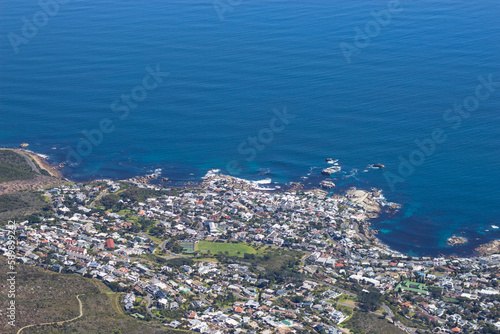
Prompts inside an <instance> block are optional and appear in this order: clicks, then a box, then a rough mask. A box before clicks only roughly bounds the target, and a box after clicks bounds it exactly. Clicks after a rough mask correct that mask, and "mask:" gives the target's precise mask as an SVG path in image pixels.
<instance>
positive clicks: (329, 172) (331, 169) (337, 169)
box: [321, 166, 342, 176]
mask: <svg viewBox="0 0 500 334" xmlns="http://www.w3.org/2000/svg"><path fill="white" fill-rule="evenodd" d="M341 170H342V168H340V167H339V166H333V167H328V168H325V169H323V170H322V171H321V174H323V175H328V176H330V175H332V174H333V173H336V172H340V171H341Z"/></svg>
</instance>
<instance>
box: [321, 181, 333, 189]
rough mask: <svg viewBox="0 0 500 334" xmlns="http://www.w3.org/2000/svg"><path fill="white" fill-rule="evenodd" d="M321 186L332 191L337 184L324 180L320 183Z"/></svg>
mask: <svg viewBox="0 0 500 334" xmlns="http://www.w3.org/2000/svg"><path fill="white" fill-rule="evenodd" d="M319 186H320V187H321V188H323V189H332V188H335V183H333V182H332V181H328V180H323V181H321V182H320V183H319Z"/></svg>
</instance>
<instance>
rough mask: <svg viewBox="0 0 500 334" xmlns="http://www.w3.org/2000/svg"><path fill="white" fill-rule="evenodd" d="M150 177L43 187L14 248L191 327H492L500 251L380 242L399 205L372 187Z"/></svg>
mask: <svg viewBox="0 0 500 334" xmlns="http://www.w3.org/2000/svg"><path fill="white" fill-rule="evenodd" d="M150 180H158V175H153V176H149V177H147V178H134V179H130V180H126V181H111V180H97V181H93V182H86V183H73V182H66V183H64V184H62V185H59V186H57V187H53V188H45V189H42V190H39V193H40V194H41V195H42V196H44V197H45V198H46V199H47V201H48V203H50V209H47V211H46V214H44V215H31V216H29V217H28V218H27V219H26V220H24V221H19V222H17V227H16V234H17V240H16V241H17V248H16V250H17V254H16V255H17V261H18V262H20V263H23V264H25V265H31V266H39V267H42V268H45V269H47V270H51V271H54V272H56V273H60V274H67V275H71V274H72V275H81V276H83V277H91V278H96V279H99V280H101V281H102V282H104V283H105V284H106V285H108V286H109V287H110V288H111V289H112V290H113V291H116V292H120V293H121V298H120V303H121V305H120V307H122V309H123V310H124V312H125V313H126V314H127V315H128V316H130V317H133V318H136V319H138V320H139V321H144V322H150V321H157V322H160V323H162V324H163V325H164V326H165V327H168V328H173V329H184V330H189V331H193V332H199V333H212V334H215V333H266V334H267V333H328V334H337V333H348V332H349V331H350V332H351V333H353V332H354V333H356V331H355V330H354V329H353V327H352V326H354V325H352V324H353V322H354V319H356V317H358V316H359V314H360V313H364V314H367V315H370V316H373V317H376V319H383V321H385V322H386V323H387V324H388V325H390V326H393V327H394V328H395V329H397V330H399V331H400V332H401V333H404V332H406V333H499V332H500V288H499V279H500V270H499V268H500V254H483V255H480V254H478V256H475V257H468V258H459V257H411V256H408V255H404V254H401V253H398V252H396V251H393V250H391V249H389V248H388V247H386V246H385V245H383V244H382V243H380V242H379V241H378V240H377V238H376V234H375V233H374V231H372V230H371V229H370V219H373V218H376V217H377V216H378V215H380V214H381V213H382V212H395V211H397V210H398V209H399V205H397V204H395V203H391V202H388V201H387V200H386V199H385V198H384V196H383V194H382V192H381V191H380V190H378V189H370V190H363V189H355V188H351V189H348V190H346V191H345V192H343V193H337V192H333V191H331V190H330V189H331V188H333V187H334V185H333V186H331V185H329V184H327V185H324V187H323V189H321V188H312V189H303V188H302V187H301V186H300V185H299V184H296V185H292V186H291V187H290V188H289V189H283V190H282V189H278V190H268V189H266V188H265V187H263V186H262V185H258V184H257V185H256V184H254V183H251V182H248V181H245V180H241V179H237V178H233V177H230V176H225V175H221V174H219V173H209V174H207V176H206V177H205V178H204V180H203V182H201V183H200V184H196V185H193V186H189V187H170V186H168V185H165V184H162V183H161V182H157V183H151V182H148V181H150ZM325 189H326V190H325ZM459 241H460V240H459ZM10 244H12V241H11V239H9V238H8V229H7V228H6V227H4V228H2V229H1V231H0V249H1V250H2V251H3V253H4V254H7V253H8V249H9V245H10ZM458 244H459V243H458ZM349 323H350V324H351V326H349V325H348V324H349Z"/></svg>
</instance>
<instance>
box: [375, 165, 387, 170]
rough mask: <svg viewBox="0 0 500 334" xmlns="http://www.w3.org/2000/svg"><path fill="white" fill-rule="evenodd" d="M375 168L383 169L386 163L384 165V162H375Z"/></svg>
mask: <svg viewBox="0 0 500 334" xmlns="http://www.w3.org/2000/svg"><path fill="white" fill-rule="evenodd" d="M373 168H378V169H382V168H385V165H382V164H373Z"/></svg>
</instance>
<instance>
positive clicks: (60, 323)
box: [17, 295, 83, 334]
mask: <svg viewBox="0 0 500 334" xmlns="http://www.w3.org/2000/svg"><path fill="white" fill-rule="evenodd" d="M76 299H78V304H80V315H79V316H77V317H75V318H73V319H69V320H64V321H55V322H44V323H41V324H33V325H28V326H24V327H21V328H19V330H18V331H17V334H19V333H21V331H22V330H23V329H25V328H28V327H34V326H44V325H53V324H57V325H59V326H60V325H62V324H64V323H66V322H70V321H74V320H76V319H79V318H81V317H82V316H83V305H82V301H81V300H80V295H77V296H76Z"/></svg>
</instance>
